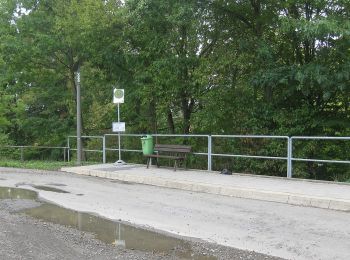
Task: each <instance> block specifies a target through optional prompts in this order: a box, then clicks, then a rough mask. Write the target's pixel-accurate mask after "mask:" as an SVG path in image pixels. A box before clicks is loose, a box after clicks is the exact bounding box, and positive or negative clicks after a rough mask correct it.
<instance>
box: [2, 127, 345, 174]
mask: <svg viewBox="0 0 350 260" xmlns="http://www.w3.org/2000/svg"><path fill="white" fill-rule="evenodd" d="M120 136H121V137H135V138H136V137H142V136H145V134H120ZM152 136H153V137H155V138H163V137H183V138H192V139H193V138H204V139H205V140H206V142H205V145H206V146H207V147H206V148H207V151H194V152H193V153H192V154H193V155H196V156H206V157H207V170H208V171H211V170H212V166H213V158H214V157H222V158H225V157H232V158H249V159H265V160H282V161H286V162H287V174H286V176H287V177H288V178H292V176H293V161H300V162H319V163H338V164H350V160H329V159H327V160H325V159H319V158H299V157H293V144H294V143H295V142H293V141H295V140H342V141H350V137H328V136H292V137H288V136H269V135H201V134H199V135H195V134H194V135H182V134H153V135H152ZM112 137H118V134H105V135H103V136H82V138H83V139H101V141H102V142H101V149H83V151H84V152H97V153H102V161H103V163H106V161H107V152H108V151H119V149H120V151H121V152H134V153H142V150H140V149H128V148H125V147H124V148H119V147H118V148H113V147H108V146H107V139H108V138H112ZM71 138H76V136H68V137H67V146H12V145H6V146H2V147H1V148H15V149H20V152H21V161H23V160H24V149H33V148H34V149H63V157H64V161H66V159H67V161H70V160H71V151H76V150H77V149H76V148H72V147H71V141H70V139H71ZM217 139H232V140H234V139H268V140H282V141H283V143H286V147H287V149H286V156H275V155H252V154H235V153H215V152H213V151H214V150H215V140H217ZM122 140H123V139H121V141H122Z"/></svg>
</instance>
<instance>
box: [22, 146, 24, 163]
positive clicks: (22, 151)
mask: <svg viewBox="0 0 350 260" xmlns="http://www.w3.org/2000/svg"><path fill="white" fill-rule="evenodd" d="M23 149H24V148H23V146H21V162H23V161H24V152H23Z"/></svg>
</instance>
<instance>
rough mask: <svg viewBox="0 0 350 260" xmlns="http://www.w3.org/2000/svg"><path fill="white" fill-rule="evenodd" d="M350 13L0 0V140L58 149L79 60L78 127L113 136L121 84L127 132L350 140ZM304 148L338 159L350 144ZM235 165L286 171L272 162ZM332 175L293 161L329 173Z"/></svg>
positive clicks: (335, 6) (157, 1) (258, 4)
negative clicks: (117, 89) (80, 109)
mask: <svg viewBox="0 0 350 260" xmlns="http://www.w3.org/2000/svg"><path fill="white" fill-rule="evenodd" d="M124 2H125V3H124ZM349 12H350V5H349V3H348V1H344V0H334V1H329V0H287V1H272V0H267V1H261V0H249V1H248V0H243V1H229V0H216V1H213V0H203V1H198V0H174V1H164V0H142V1H139V0H127V1H111V0H107V1H100V0H60V1H54V0H41V1H37V0H0V99H1V104H0V143H8V142H13V143H17V144H36V143H39V144H54V145H61V144H64V143H65V140H66V136H67V135H70V134H74V133H75V120H76V118H75V91H76V86H75V79H74V73H75V72H76V71H77V70H78V68H79V67H80V69H81V75H82V105H83V111H84V112H83V116H82V117H83V131H84V134H86V135H89V134H100V133H107V132H110V131H111V129H110V128H111V122H112V121H113V119H114V118H115V107H114V106H113V104H111V97H112V89H113V87H115V86H119V87H121V88H124V89H125V90H126V103H125V104H123V107H122V118H123V119H124V120H125V121H126V122H127V130H128V131H129V132H142V133H146V132H153V133H211V134H215V133H219V134H232V133H234V134H269V135H290V136H291V135H331V136H333V135H334V136H340V135H347V136H348V135H349V129H350V123H349V122H350V120H349V119H350V118H349V115H350V113H349V106H350V81H349V79H350V47H349V46H350V33H349V32H350V19H349V17H350V15H349ZM89 142H90V141H88V142H87V143H86V144H85V145H87V146H88V147H89V146H94V144H93V143H91V144H90V143H89ZM242 142H243V141H242ZM243 143H244V142H243ZM230 145H234V144H229V146H230ZM244 147H245V149H243V150H242V152H247V153H268V154H270V153H272V154H274V153H277V154H281V153H284V152H285V147H282V146H281V145H280V144H277V143H272V144H256V145H253V146H250V145H248V144H247V143H245V146H244ZM223 149H224V148H223ZM298 149H299V151H300V152H301V156H304V157H308V158H311V157H312V156H316V154H317V153H319V156H321V157H322V156H323V157H324V156H326V157H327V156H329V155H334V156H335V157H336V158H338V157H339V156H340V155H342V154H345V155H346V154H348V149H349V148H348V145H347V144H345V143H341V144H339V145H337V146H332V145H330V144H325V145H324V146H322V147H319V146H318V145H317V144H316V143H314V144H308V145H305V146H298ZM339 158H340V157H339ZM343 159H346V158H343ZM194 163H196V162H194ZM223 164H225V162H219V161H218V162H217V163H216V164H215V165H217V167H218V168H220V167H222V166H223ZM234 167H237V170H244V171H247V169H250V170H252V171H254V172H257V173H261V174H265V173H269V174H271V171H273V172H274V173H275V174H276V175H284V171H285V167H284V166H283V165H281V164H280V163H277V162H276V163H274V162H271V161H268V162H257V161H252V160H248V161H244V160H241V161H240V160H237V159H236V160H235V161H234ZM340 170H341V171H342V172H344V176H347V175H350V174H349V169H343V168H342V169H340ZM340 170H339V168H336V167H333V166H332V167H331V166H328V165H327V166H323V165H322V167H321V166H318V165H316V164H308V165H306V164H305V163H304V164H300V165H298V166H297V167H296V173H297V175H299V176H301V177H312V178H313V177H314V176H315V174H316V172H317V174H316V175H318V176H322V178H324V179H332V178H333V179H334V178H337V179H341V178H342V177H341V176H340V177H339V176H338V171H340ZM334 176H336V177H334ZM344 178H345V177H344Z"/></svg>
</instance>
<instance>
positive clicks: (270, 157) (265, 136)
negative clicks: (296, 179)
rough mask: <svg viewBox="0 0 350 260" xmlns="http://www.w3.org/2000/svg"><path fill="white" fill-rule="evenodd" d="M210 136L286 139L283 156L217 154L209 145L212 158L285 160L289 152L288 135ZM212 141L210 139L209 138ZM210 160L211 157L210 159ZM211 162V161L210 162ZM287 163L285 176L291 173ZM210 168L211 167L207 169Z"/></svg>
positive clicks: (214, 136) (217, 136)
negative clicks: (284, 154) (285, 148)
mask: <svg viewBox="0 0 350 260" xmlns="http://www.w3.org/2000/svg"><path fill="white" fill-rule="evenodd" d="M211 138H233V139H237V138H240V139H242V138H244V139H246V138H249V139H282V140H286V142H287V151H286V152H287V155H286V156H285V157H281V156H267V155H248V154H221V153H220V154H219V153H212V152H211V151H212V149H213V148H212V147H210V149H208V151H210V157H211V158H212V157H213V156H217V157H235V158H250V159H267V160H285V161H287V162H288V161H289V160H288V158H289V156H290V153H289V145H290V143H289V137H288V136H270V135H212V136H211ZM211 143H212V140H211ZM211 160H212V159H211ZM210 164H211V163H210ZM288 165H289V164H288V163H287V177H291V173H290V171H289V170H290V168H289V167H288ZM208 170H211V169H208Z"/></svg>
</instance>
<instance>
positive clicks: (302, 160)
mask: <svg viewBox="0 0 350 260" xmlns="http://www.w3.org/2000/svg"><path fill="white" fill-rule="evenodd" d="M292 160H293V161H300V162H324V163H345V164H350V161H344V160H320V159H304V158H292Z"/></svg>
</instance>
